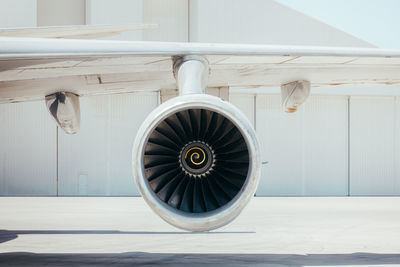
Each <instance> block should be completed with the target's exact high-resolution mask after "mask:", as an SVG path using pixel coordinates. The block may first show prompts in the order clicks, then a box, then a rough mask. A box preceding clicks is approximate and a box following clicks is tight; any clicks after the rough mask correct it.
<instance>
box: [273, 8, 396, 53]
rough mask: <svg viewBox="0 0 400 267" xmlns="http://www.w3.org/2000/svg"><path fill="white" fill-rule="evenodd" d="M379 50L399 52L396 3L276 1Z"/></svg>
mask: <svg viewBox="0 0 400 267" xmlns="http://www.w3.org/2000/svg"><path fill="white" fill-rule="evenodd" d="M276 1H277V2H279V3H281V4H284V5H286V6H288V7H291V8H293V9H295V10H297V11H300V12H301V13H303V14H306V15H308V16H311V17H313V18H315V19H317V20H320V21H323V22H325V23H326V24H329V25H331V26H333V27H335V28H337V29H340V30H342V31H344V32H347V33H349V34H351V35H353V36H356V37H358V38H359V39H362V40H364V41H367V42H369V43H371V44H373V45H375V46H377V47H380V48H394V49H400V0H276Z"/></svg>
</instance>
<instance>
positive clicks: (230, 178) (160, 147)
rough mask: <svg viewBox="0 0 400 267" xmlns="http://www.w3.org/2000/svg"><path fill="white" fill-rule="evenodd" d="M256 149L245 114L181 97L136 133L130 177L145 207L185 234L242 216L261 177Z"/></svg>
mask: <svg viewBox="0 0 400 267" xmlns="http://www.w3.org/2000/svg"><path fill="white" fill-rule="evenodd" d="M260 166H261V162H260V156H259V145H258V141H257V138H256V135H255V132H254V130H253V128H252V126H251V124H250V122H249V121H248V119H247V118H246V117H245V116H244V114H243V113H242V112H240V111H239V110H238V109H237V108H236V107H234V106H233V105H232V104H230V103H227V102H225V101H223V100H221V99H219V98H217V97H213V96H209V95H203V94H191V95H185V96H178V97H176V98H174V99H172V100H169V101H167V102H165V103H164V104H162V105H160V106H159V107H157V108H156V109H155V110H154V111H153V112H152V113H151V114H150V115H149V116H148V117H147V118H146V120H145V121H144V122H143V124H142V126H141V127H140V129H139V131H138V134H137V137H136V139H135V143H134V147H133V173H134V178H135V181H136V184H137V186H138V188H139V190H140V192H141V194H142V196H143V198H144V199H145V200H146V202H147V203H148V204H149V206H150V207H151V208H152V209H153V210H154V211H155V212H156V213H157V214H158V215H160V216H161V218H163V219H164V220H165V221H167V222H168V223H170V224H172V225H174V226H176V227H178V228H182V229H185V230H189V231H208V230H212V229H216V228H218V227H221V226H223V225H225V224H227V223H229V222H230V221H232V220H233V219H234V218H235V217H237V216H238V215H239V213H240V212H241V211H242V209H243V208H244V207H245V206H246V204H247V203H248V202H249V200H250V199H251V197H252V196H253V195H254V193H255V190H256V188H257V185H258V180H259V177H260V168H261V167H260Z"/></svg>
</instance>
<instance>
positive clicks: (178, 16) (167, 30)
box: [143, 0, 189, 42]
mask: <svg viewBox="0 0 400 267" xmlns="http://www.w3.org/2000/svg"><path fill="white" fill-rule="evenodd" d="M188 2H189V0H145V1H143V23H156V24H158V28H157V29H154V30H145V31H143V40H146V41H164V42H187V41H188V33H189V31H188V13H189V12H188Z"/></svg>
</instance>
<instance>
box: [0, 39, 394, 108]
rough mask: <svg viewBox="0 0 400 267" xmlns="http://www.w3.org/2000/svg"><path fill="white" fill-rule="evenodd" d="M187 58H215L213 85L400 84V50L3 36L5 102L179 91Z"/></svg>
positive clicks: (1, 90)
mask: <svg viewBox="0 0 400 267" xmlns="http://www.w3.org/2000/svg"><path fill="white" fill-rule="evenodd" d="M181 55H202V56H204V57H205V58H207V60H208V61H209V67H210V76H209V81H208V87H226V86H228V87H247V88H256V87H275V88H276V87H279V86H280V85H282V84H285V83H288V82H291V81H296V80H307V81H310V83H311V87H318V86H340V85H351V86H353V85H354V86H356V85H399V84H400V50H384V49H377V48H338V47H298V46H271V45H239V44H205V43H172V42H133V41H105V40H69V39H45V38H8V37H0V103H8V102H18V101H26V100H37V99H44V98H45V96H46V95H49V94H52V93H55V92H57V91H60V90H64V91H69V92H72V93H75V94H78V95H81V96H87V95H95V94H110V93H122V92H132V91H146V90H151V91H156V90H160V89H175V88H176V87H177V86H176V81H175V79H174V76H173V70H172V57H175V56H181Z"/></svg>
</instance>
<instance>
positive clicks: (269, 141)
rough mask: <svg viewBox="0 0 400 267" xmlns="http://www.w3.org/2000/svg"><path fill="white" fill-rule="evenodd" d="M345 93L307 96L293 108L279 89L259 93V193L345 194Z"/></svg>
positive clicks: (257, 112)
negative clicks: (288, 109)
mask: <svg viewBox="0 0 400 267" xmlns="http://www.w3.org/2000/svg"><path fill="white" fill-rule="evenodd" d="M347 103H348V99H347V97H346V96H311V97H310V98H309V100H308V101H307V102H306V104H305V105H304V106H302V107H301V108H300V110H299V111H298V112H296V113H292V114H287V113H285V112H283V111H282V108H281V98H280V96H279V95H258V96H257V102H256V131H257V134H258V136H259V138H260V143H261V154H262V158H263V161H268V164H266V165H263V166H262V177H261V180H260V186H259V188H258V190H257V195H258V196H302V195H308V196H319V195H334V196H343V195H347V194H348V158H347V154H348V150H347V145H348V142H347V137H348V128H347V125H348V110H347V106H348V105H347Z"/></svg>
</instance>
